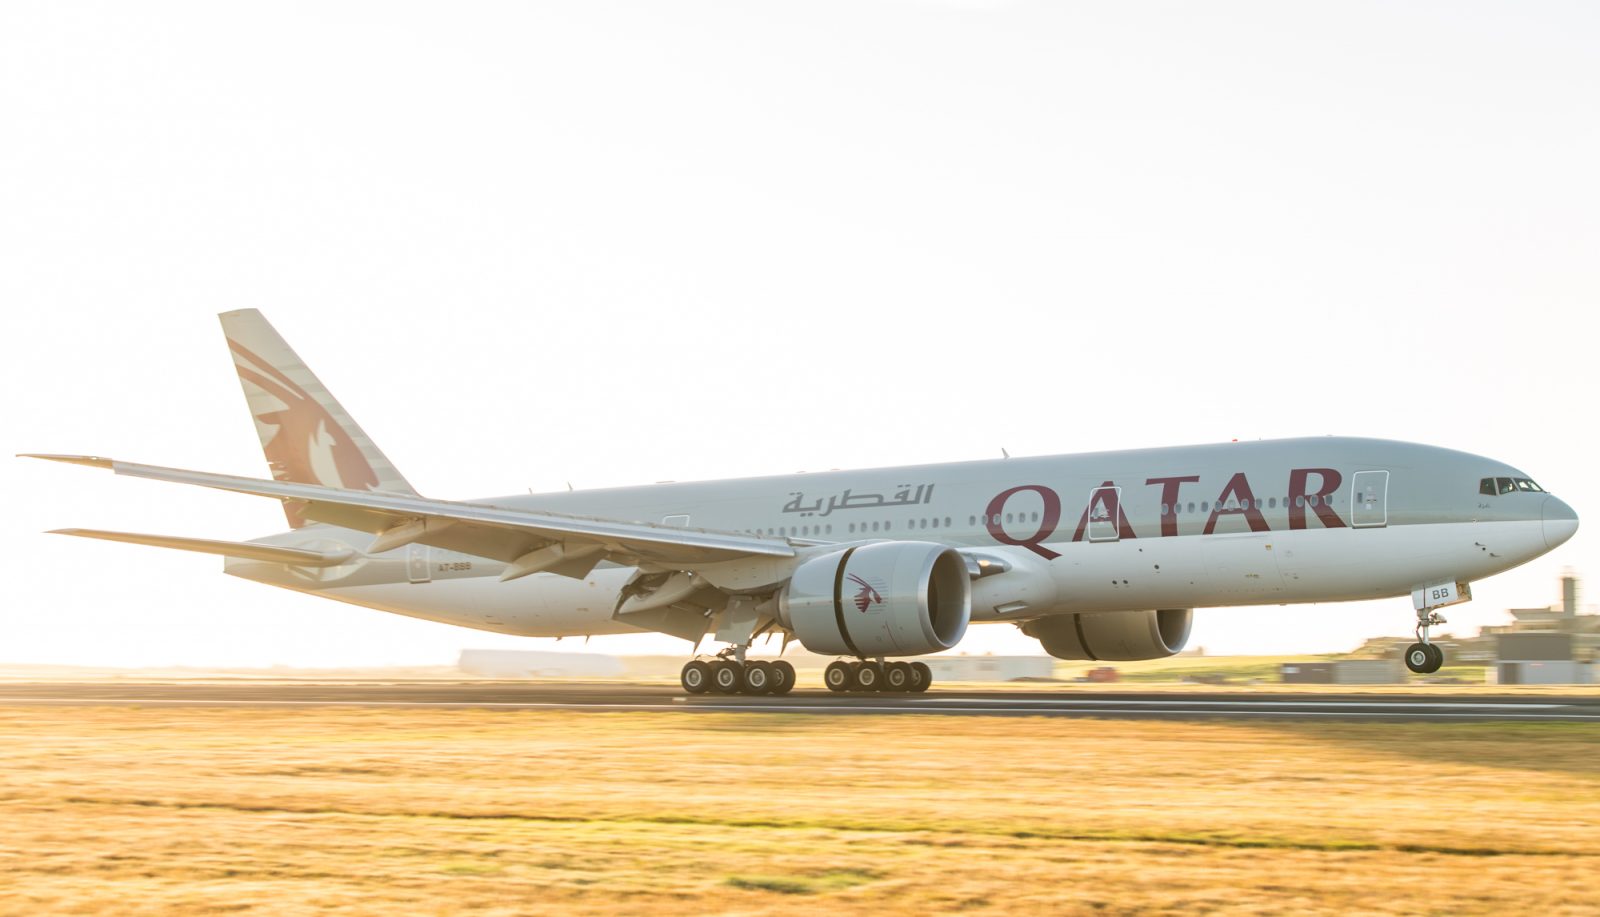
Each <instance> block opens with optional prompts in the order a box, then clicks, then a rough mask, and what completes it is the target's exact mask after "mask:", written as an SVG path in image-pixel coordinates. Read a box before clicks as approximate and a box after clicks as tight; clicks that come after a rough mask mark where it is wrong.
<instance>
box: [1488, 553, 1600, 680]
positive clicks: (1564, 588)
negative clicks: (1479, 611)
mask: <svg viewBox="0 0 1600 917" xmlns="http://www.w3.org/2000/svg"><path fill="white" fill-rule="evenodd" d="M1511 617H1512V618H1513V619H1514V620H1513V622H1512V623H1511V624H1505V625H1498V626H1491V627H1485V628H1483V629H1482V630H1481V631H1479V639H1481V640H1484V641H1487V642H1492V641H1499V640H1502V639H1503V638H1505V637H1507V636H1518V635H1522V634H1563V635H1566V636H1569V637H1571V638H1572V639H1571V642H1570V647H1571V649H1570V651H1569V656H1568V658H1567V659H1566V660H1565V661H1572V662H1595V661H1600V614H1583V613H1581V611H1580V610H1579V607H1578V578H1577V577H1576V576H1574V575H1573V574H1572V573H1567V574H1564V575H1563V576H1562V577H1561V604H1560V605H1552V606H1549V607H1547V608H1513V609H1511ZM1516 645H1517V644H1515V643H1513V644H1511V646H1512V648H1513V649H1514V648H1515V647H1516ZM1552 645H1553V644H1552ZM1495 646H1496V653H1495V659H1496V661H1497V662H1498V661H1501V660H1507V661H1512V662H1515V661H1519V660H1516V659H1509V658H1508V657H1506V656H1505V655H1503V653H1502V652H1501V645H1500V644H1498V643H1496V644H1495ZM1525 661H1533V662H1539V661H1552V662H1554V661H1563V660H1537V659H1535V660H1525Z"/></svg>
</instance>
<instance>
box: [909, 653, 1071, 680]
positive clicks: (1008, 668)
mask: <svg viewBox="0 0 1600 917" xmlns="http://www.w3.org/2000/svg"><path fill="white" fill-rule="evenodd" d="M922 661H923V662H926V663H927V664H928V668H929V669H932V670H933V679H934V681H936V682H940V681H1016V680H1017V679H1019V678H1053V677H1055V660H1054V659H1052V658H1050V657H1049V656H967V655H964V654H963V655H960V656H923V657H922Z"/></svg>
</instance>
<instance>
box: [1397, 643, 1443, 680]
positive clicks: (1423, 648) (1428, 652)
mask: <svg viewBox="0 0 1600 917" xmlns="http://www.w3.org/2000/svg"><path fill="white" fill-rule="evenodd" d="M1443 665H1444V650H1442V649H1439V648H1438V647H1437V646H1434V645H1433V644H1431V643H1413V644H1411V645H1410V646H1408V647H1406V668H1408V669H1410V670H1411V671H1413V672H1415V673H1417V674H1418V675H1432V674H1433V673H1434V672H1437V671H1439V669H1440V667H1442V666H1443Z"/></svg>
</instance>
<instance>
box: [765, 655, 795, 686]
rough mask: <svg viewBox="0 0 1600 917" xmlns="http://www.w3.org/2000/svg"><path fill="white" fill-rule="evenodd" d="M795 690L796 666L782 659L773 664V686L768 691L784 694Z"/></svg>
mask: <svg viewBox="0 0 1600 917" xmlns="http://www.w3.org/2000/svg"><path fill="white" fill-rule="evenodd" d="M793 690H794V666H792V665H790V664H789V663H787V662H784V661H783V660H782V659H779V660H778V661H777V662H774V663H773V664H772V687H771V688H770V689H769V691H768V693H770V694H777V695H783V694H788V693H789V692H790V691H793Z"/></svg>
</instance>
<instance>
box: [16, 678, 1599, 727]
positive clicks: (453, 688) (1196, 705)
mask: <svg viewBox="0 0 1600 917" xmlns="http://www.w3.org/2000/svg"><path fill="white" fill-rule="evenodd" d="M18 704H20V705H30V706H31V705H51V706H69V707H89V706H105V705H113V706H131V707H154V706H191V707H303V706H354V707H405V708H421V707H439V708H452V707H454V708H461V707H476V708H489V709H503V710H518V709H527V710H549V709H554V710H592V711H619V710H639V711H666V712H694V711H740V712H750V713H790V714H794V713H802V714H804V713H810V714H818V713H822V714H852V713H874V714H884V713H891V714H901V713H920V714H936V715H966V716H1073V717H1115V718H1119V719H1260V718H1272V719H1301V720H1338V719H1343V720H1368V721H1384V720H1422V721H1433V722H1461V721H1522V720H1544V721H1600V695H1589V696H1582V695H1573V696H1555V695H1514V694H1505V695H1484V694H1449V693H1437V694H1436V693H1431V692H1430V693H1426V694H1419V693H1411V694H1285V693H1278V692H1270V693H1269V692H1262V693H1260V694H1244V693H1226V694H1224V693H1201V692H1192V693H1191V692H1188V691H1184V692H1172V693H1158V692H1137V691H1096V692H1085V691H1078V690H1072V691H1057V692H1052V691H1049V690H1042V691H1018V690H1006V691H989V692H985V691H977V690H971V689H970V688H960V689H957V688H948V689H941V688H939V687H937V686H935V688H934V689H933V690H932V691H930V692H929V693H927V694H920V695H905V694H832V693H829V692H827V691H822V690H814V689H801V690H797V691H796V692H795V693H793V694H790V695H788V696H787V697H744V696H740V695H721V694H706V695H698V696H695V695H687V694H685V693H684V692H683V691H682V690H680V689H679V688H677V687H676V686H667V685H624V684H615V683H583V682H565V683H563V682H537V683H507V682H490V683H484V682H460V683H454V682H436V681H416V682H335V683H328V682H323V683H296V682H265V683H263V682H238V683H226V682H223V683H218V682H193V683H183V682H178V683H129V684H119V683H110V682H11V683H0V705H18Z"/></svg>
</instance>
